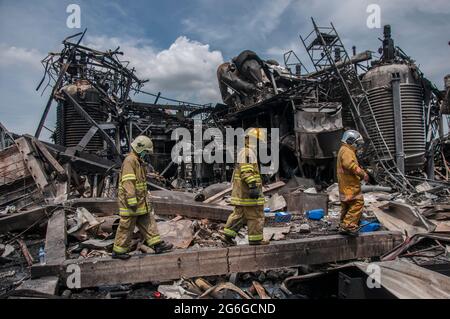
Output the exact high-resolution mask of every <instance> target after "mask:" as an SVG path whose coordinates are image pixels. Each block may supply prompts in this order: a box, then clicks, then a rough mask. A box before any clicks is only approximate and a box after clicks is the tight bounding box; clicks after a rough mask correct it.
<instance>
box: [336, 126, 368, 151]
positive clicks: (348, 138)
mask: <svg viewBox="0 0 450 319" xmlns="http://www.w3.org/2000/svg"><path fill="white" fill-rule="evenodd" d="M341 142H343V143H345V144H348V145H351V146H353V147H355V148H356V149H361V148H362V147H363V145H364V139H363V137H362V135H361V134H360V133H359V132H358V131H355V130H348V131H345V132H344V135H342V139H341Z"/></svg>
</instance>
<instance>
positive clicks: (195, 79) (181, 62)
mask: <svg viewBox="0 0 450 319" xmlns="http://www.w3.org/2000/svg"><path fill="white" fill-rule="evenodd" d="M87 43H88V45H90V46H92V47H95V48H97V49H103V50H105V49H115V48H116V47H118V46H120V50H121V51H123V52H124V56H123V58H124V59H125V60H127V61H129V62H130V66H132V67H135V68H136V71H137V75H138V76H139V77H140V78H142V79H149V80H150V81H149V82H147V83H146V84H145V87H144V90H147V91H151V92H162V95H164V96H169V97H172V98H178V99H191V101H192V102H201V103H206V102H217V101H219V100H220V95H219V91H218V84H217V79H216V69H217V67H218V66H219V65H220V64H221V63H223V57H222V53H221V52H220V51H212V50H210V47H209V45H208V44H202V43H200V42H197V41H193V40H190V39H188V38H187V37H185V36H180V37H178V38H177V39H176V40H175V41H174V42H173V43H172V44H171V45H170V47H169V48H168V49H164V50H158V49H156V48H154V47H153V46H152V43H151V42H148V41H145V40H141V39H132V38H130V39H119V38H108V37H88V40H87Z"/></svg>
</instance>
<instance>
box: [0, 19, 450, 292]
mask: <svg viewBox="0 0 450 319" xmlns="http://www.w3.org/2000/svg"><path fill="white" fill-rule="evenodd" d="M312 26H313V29H312V31H311V32H310V33H308V34H306V35H305V36H303V35H302V36H300V41H301V43H302V44H303V47H304V49H305V51H306V54H307V58H308V59H309V62H310V64H311V65H312V67H313V69H311V70H308V67H307V66H306V65H307V63H304V61H302V60H300V58H299V56H298V55H297V54H296V53H295V52H294V51H289V52H286V53H285V54H284V61H283V63H280V62H278V61H275V60H273V59H266V60H265V59H263V58H262V57H260V56H259V55H258V54H257V53H256V52H253V51H250V50H244V51H242V52H241V53H240V54H238V55H237V56H236V57H235V58H233V59H232V61H229V62H225V63H223V64H221V65H219V66H218V69H217V74H216V75H217V80H218V88H219V90H220V93H221V96H222V99H223V103H218V104H216V105H212V104H198V103H192V102H186V101H180V100H176V99H171V98H167V97H164V96H162V94H161V93H156V94H155V93H152V92H147V91H145V90H144V87H145V83H146V80H145V79H140V78H139V77H138V76H137V70H135V69H134V68H132V67H130V66H129V63H128V62H127V61H124V60H123V59H122V55H123V53H122V52H121V51H120V48H116V49H113V50H107V51H100V50H97V49H93V48H91V47H88V46H85V45H83V44H82V43H83V42H82V41H83V39H84V36H85V33H86V30H85V31H84V32H83V33H78V34H75V35H73V36H70V37H68V38H66V39H64V40H63V42H62V50H61V51H60V52H58V53H50V54H49V55H48V56H47V57H45V58H44V59H43V60H42V64H43V66H44V76H43V78H42V80H41V81H40V83H39V85H38V87H37V90H38V91H41V92H46V90H47V89H48V88H49V91H50V92H48V93H49V97H48V101H47V103H46V105H45V107H44V112H43V114H42V117H41V119H40V121H39V124H38V127H37V130H36V132H35V134H34V136H32V135H28V134H24V135H17V134H14V133H13V132H11V131H9V130H8V129H7V128H6V127H4V126H3V125H1V124H0V265H2V268H1V269H0V296H4V297H6V298H8V297H14V296H15V295H16V296H24V295H23V294H25V295H26V294H29V293H30V285H31V286H32V285H33V284H34V285H35V286H34V287H36V286H37V287H38V289H37V288H36V289H35V288H33V289H35V290H37V291H39V293H36V292H34V293H32V294H31V296H32V297H39V298H46V297H49V296H53V295H55V294H57V295H59V296H66V297H67V295H71V294H72V293H73V294H74V295H75V296H76V297H79V298H83V297H86V294H90V293H93V294H95V295H96V296H100V295H101V297H105V298H107V297H109V298H113V297H114V296H115V297H117V298H122V297H124V296H129V295H133V294H137V295H139V293H138V291H140V290H141V289H143V290H144V293H145V294H146V295H145V296H146V297H148V296H149V295H150V294H151V296H152V297H151V298H161V296H163V297H166V298H187V297H189V298H210V297H213V298H230V297H231V298H245V299H251V298H260V299H266V298H320V297H324V298H353V297H360V298H375V297H383V298H409V297H416V296H418V297H423V298H450V280H449V278H448V276H449V275H450V270H449V269H450V266H449V265H450V259H449V258H450V257H449V256H450V254H449V243H450V237H449V231H450V222H449V220H450V205H449V204H448V203H449V198H450V187H449V186H450V182H449V181H450V164H449V160H450V136H449V133H448V129H449V128H448V125H449V123H450V122H449V115H450V75H447V76H446V77H445V79H444V90H439V89H438V88H437V87H436V86H435V85H434V84H433V83H431V82H430V81H429V80H428V79H427V78H426V76H425V75H424V74H423V73H422V71H421V70H420V68H419V67H418V66H417V64H416V63H415V61H414V60H413V59H412V58H411V57H410V56H408V55H407V54H406V53H405V52H404V51H403V50H402V49H401V48H400V47H398V46H396V45H395V43H394V39H393V37H392V36H391V28H390V26H388V25H387V26H385V27H384V37H383V39H382V40H381V42H382V44H381V47H380V49H379V50H378V54H379V55H378V56H376V53H374V52H372V51H369V50H367V51H363V52H361V53H357V52H356V48H355V47H353V48H352V51H351V52H349V51H347V48H345V46H344V45H343V43H342V40H341V38H340V36H339V34H338V32H337V30H336V29H335V27H334V26H333V24H331V25H330V26H327V27H322V26H318V25H317V24H316V22H315V21H314V20H312ZM309 62H308V63H309ZM137 94H139V95H140V97H143V96H145V98H147V99H152V102H142V100H143V99H139V102H138V101H137V99H136V100H134V97H135V95H137ZM52 105H56V107H55V108H52ZM50 112H55V113H56V127H55V128H54V129H52V128H49V127H48V125H46V120H47V117H48V115H49V113H50ZM197 120H201V123H202V128H201V129H202V130H203V131H202V132H204V131H205V130H207V129H210V128H212V129H215V130H219V131H220V132H222V133H223V135H226V133H225V132H226V130H227V129H228V128H232V129H236V128H243V129H247V128H251V127H258V128H266V129H267V132H268V133H269V136H268V139H269V141H268V143H267V144H268V145H271V143H270V142H271V138H273V136H270V133H271V128H277V129H279V145H278V146H279V159H280V167H279V169H278V170H277V171H275V172H272V173H271V174H267V176H265V180H264V184H265V185H264V188H263V192H264V196H265V211H266V213H265V214H266V215H265V228H264V239H265V240H267V241H271V244H270V245H269V246H266V247H263V246H250V245H246V244H245V243H246V240H245V238H246V237H247V238H248V232H247V230H246V229H245V228H243V229H241V230H240V231H239V234H238V236H237V241H238V245H237V246H236V247H228V246H226V245H225V241H224V236H223V232H222V229H223V224H224V222H225V221H226V220H227V217H228V216H229V214H230V213H231V212H232V208H231V207H230V196H229V194H230V193H231V191H232V187H231V185H230V183H229V181H230V179H231V173H232V171H233V164H232V163H209V162H208V163H207V162H205V161H203V162H202V163H197V162H195V161H193V157H194V156H195V151H196V150H195V148H194V147H193V146H192V149H191V152H188V154H184V153H183V154H181V155H180V157H182V160H181V161H178V162H175V161H174V160H173V156H172V151H173V149H174V146H175V145H176V144H177V142H178V137H177V135H176V134H173V133H174V132H175V131H176V129H177V128H185V129H187V130H188V131H190V132H194V131H195V129H196V128H198V127H196V125H197V124H196V123H198V122H197ZM43 129H46V130H49V131H51V140H52V141H43V140H41V136H42V131H43ZM347 129H357V130H358V131H359V132H361V133H362V135H363V137H364V141H365V145H364V149H363V151H362V152H361V153H360V154H358V156H359V161H360V162H362V163H364V166H365V167H368V168H369V172H370V175H371V178H370V180H369V183H367V184H366V185H363V186H362V192H364V193H365V198H366V207H365V208H364V214H363V216H364V217H363V219H364V220H363V222H365V224H364V225H361V227H360V232H361V234H360V235H359V236H358V237H356V238H354V239H351V240H350V239H349V238H348V237H345V236H343V235H341V234H338V233H337V225H338V224H339V221H340V212H339V204H340V201H339V194H338V189H337V184H336V171H335V170H336V156H337V151H338V149H339V146H340V140H341V137H342V134H343V132H344V131H345V130H347ZM202 132H201V133H202ZM142 134H144V135H147V136H149V137H151V139H152V140H153V143H154V153H153V154H152V155H150V158H149V159H148V161H146V162H147V164H148V165H149V166H150V170H149V174H148V176H147V185H148V187H149V189H150V190H151V191H150V192H149V193H148V194H147V195H148V197H149V199H150V202H151V204H152V208H153V210H154V213H155V214H156V218H157V223H158V228H159V229H160V232H161V237H162V238H164V240H165V241H168V242H170V243H172V244H173V245H174V246H175V247H176V248H177V249H176V250H175V251H173V252H170V253H168V254H164V255H155V254H154V252H153V251H152V249H151V248H149V247H147V246H146V245H145V244H143V241H142V239H141V238H139V236H137V235H136V236H135V237H134V238H133V242H132V257H131V258H130V259H129V260H128V261H126V264H125V261H121V260H115V259H111V258H110V256H111V249H112V245H113V240H112V238H114V233H115V231H116V229H117V224H118V216H117V211H118V209H119V208H118V204H117V199H116V197H117V188H118V179H119V170H120V166H121V164H122V161H123V159H124V157H125V156H126V154H127V153H128V152H129V151H130V144H131V142H132V140H133V139H134V138H136V137H137V136H139V135H142ZM202 136H204V135H203V134H202ZM211 141H214V139H213V138H211V140H204V141H202V142H203V144H204V145H206V144H208V143H210V142H211ZM218 142H220V141H218ZM218 144H220V143H218ZM202 146H203V145H202ZM215 152H223V153H230V152H235V149H234V148H233V149H232V150H230V149H227V146H223V147H222V148H220V147H218V148H217V149H215ZM316 209H319V210H321V211H322V212H323V215H322V216H321V217H320V218H316V219H314V218H312V217H311V216H310V215H309V212H310V211H313V210H316ZM369 226H370V227H369ZM372 226H374V227H372ZM27 236H29V237H27ZM39 246H41V249H39ZM42 256H44V257H45V258H44V259H45V260H44V262H42V259H41V257H42ZM22 257H23V258H22ZM38 259H39V262H37V260H38ZM354 261H358V262H354ZM368 261H376V262H377V263H376V264H377V265H378V266H379V267H380V268H381V269H383V276H386V277H384V278H387V280H386V282H384V283H383V290H380V291H378V292H373V291H369V290H367V289H365V288H364V289H360V288H361V285H362V282H363V281H364V280H365V278H366V277H367V276H368V275H369V274H368V273H367V265H368ZM72 265H76V266H78V267H79V269H80V273H81V276H82V278H83V280H82V282H81V283H80V285H79V286H78V287H76V288H73V287H69V285H68V276H69V273H68V272H67V271H66V270H67V268H68V267H69V266H72ZM124 265H125V266H124ZM8 267H9V268H8ZM5 269H6V270H7V271H3V270H5ZM23 274H25V275H23ZM393 274H394V275H393ZM417 274H419V275H417ZM400 275H401V278H402V280H401V281H403V282H408V283H409V284H411V285H412V287H414V288H411V287H410V286H408V287H406V288H405V287H404V286H402V285H401V284H399V283H398V282H396V281H395V280H389V278H391V277H396V276H400ZM193 278H195V279H193ZM168 281H175V282H174V283H173V284H172V285H166V284H164V283H165V282H168ZM152 282H153V283H152ZM154 283H159V284H158V285H155V284H154ZM134 285H143V286H134ZM145 285H146V286H145ZM99 287H102V288H101V289H99ZM313 287H316V288H313ZM317 287H320V289H317ZM424 287H426V289H425V288H424ZM408 288H409V289H408ZM90 289H92V290H90ZM58 290H60V291H58ZM62 290H64V292H63V293H61V291H62ZM42 292H45V293H44V294H43V293H42ZM158 293H159V294H158ZM103 294H104V295H103ZM105 295H106V296H105ZM26 296H30V295H26ZM53 297H54V296H53ZM88 297H92V296H91V295H88ZM138 297H142V296H138Z"/></svg>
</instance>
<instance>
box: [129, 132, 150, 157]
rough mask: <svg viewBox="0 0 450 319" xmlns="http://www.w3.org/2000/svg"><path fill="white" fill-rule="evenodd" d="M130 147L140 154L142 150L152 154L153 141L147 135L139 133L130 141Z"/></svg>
mask: <svg viewBox="0 0 450 319" xmlns="http://www.w3.org/2000/svg"><path fill="white" fill-rule="evenodd" d="M131 148H132V149H133V150H134V151H135V152H136V153H138V154H141V153H142V152H144V151H146V152H148V153H150V154H152V153H153V142H152V140H151V139H150V138H149V137H148V136H145V135H139V136H138V137H136V138H135V139H134V141H133V142H131Z"/></svg>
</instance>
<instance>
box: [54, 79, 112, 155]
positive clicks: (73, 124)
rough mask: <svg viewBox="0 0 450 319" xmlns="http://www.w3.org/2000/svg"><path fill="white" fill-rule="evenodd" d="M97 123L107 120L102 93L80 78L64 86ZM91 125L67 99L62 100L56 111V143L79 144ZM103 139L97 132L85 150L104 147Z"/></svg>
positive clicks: (70, 145)
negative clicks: (101, 98) (103, 109)
mask: <svg viewBox="0 0 450 319" xmlns="http://www.w3.org/2000/svg"><path fill="white" fill-rule="evenodd" d="M63 90H66V91H67V93H69V94H70V95H71V96H72V97H73V98H74V99H75V100H76V101H77V102H78V103H79V104H80V105H81V107H82V108H83V109H84V110H85V111H86V112H87V113H88V114H89V115H90V116H91V117H92V119H94V120H95V121H96V122H97V123H101V122H105V121H106V119H107V115H106V114H105V113H104V112H102V108H101V100H100V95H99V93H98V92H97V90H96V89H95V88H93V87H92V86H91V85H90V84H89V82H88V81H86V80H78V81H77V82H75V83H73V84H69V85H67V86H65V87H64V88H63ZM90 128H91V125H90V124H89V123H88V122H87V121H86V120H85V119H84V118H83V117H82V116H81V115H80V114H79V113H78V112H77V111H76V109H75V107H74V106H73V105H72V104H71V103H70V102H69V101H66V100H60V101H59V103H58V106H57V111H56V134H55V143H56V144H59V145H63V146H66V147H74V146H77V145H78V143H79V142H80V141H81V139H82V138H83V136H84V135H85V134H86V133H87V132H88V131H89V129H90ZM103 144H104V143H103V140H102V138H101V136H100V134H99V133H98V132H97V133H96V134H95V135H94V137H92V139H91V140H90V141H89V143H88V144H87V146H86V148H85V150H86V151H90V152H97V151H100V150H102V149H103V148H104V147H103V146H104V145H103Z"/></svg>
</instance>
